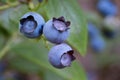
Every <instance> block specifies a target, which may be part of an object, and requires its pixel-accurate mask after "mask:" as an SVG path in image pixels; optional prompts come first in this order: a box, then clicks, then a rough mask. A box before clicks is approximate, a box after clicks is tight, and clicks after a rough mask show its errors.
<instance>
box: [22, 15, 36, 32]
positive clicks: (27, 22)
mask: <svg viewBox="0 0 120 80" xmlns="http://www.w3.org/2000/svg"><path fill="white" fill-rule="evenodd" d="M20 24H21V25H22V26H21V29H20V32H23V33H26V34H30V33H33V32H34V30H35V29H36V27H37V22H36V21H35V20H34V17H33V16H31V15H30V16H28V17H27V18H23V19H21V20H20Z"/></svg>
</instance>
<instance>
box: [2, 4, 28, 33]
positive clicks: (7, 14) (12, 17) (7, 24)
mask: <svg viewBox="0 0 120 80" xmlns="http://www.w3.org/2000/svg"><path fill="white" fill-rule="evenodd" d="M27 11H28V9H27V6H26V5H21V6H19V7H16V8H9V9H7V10H5V11H2V12H1V13H0V25H1V26H3V27H4V28H5V29H6V30H7V31H9V32H10V33H14V32H15V31H17V30H18V27H19V20H20V18H21V16H22V15H23V14H25V13H26V12H27Z"/></svg>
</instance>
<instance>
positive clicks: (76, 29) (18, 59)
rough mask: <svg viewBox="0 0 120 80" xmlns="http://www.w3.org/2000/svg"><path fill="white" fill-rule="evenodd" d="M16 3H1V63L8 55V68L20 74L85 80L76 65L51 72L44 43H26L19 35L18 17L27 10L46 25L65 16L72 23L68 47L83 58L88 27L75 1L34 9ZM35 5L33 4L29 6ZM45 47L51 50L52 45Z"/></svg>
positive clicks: (56, 1)
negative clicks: (35, 13) (54, 18)
mask: <svg viewBox="0 0 120 80" xmlns="http://www.w3.org/2000/svg"><path fill="white" fill-rule="evenodd" d="M18 1H19V0H18ZM18 1H16V0H1V1H0V3H1V2H2V3H4V4H2V5H1V6H0V10H1V11H0V59H2V58H4V57H5V55H6V54H7V55H6V56H8V57H9V59H8V60H9V65H10V67H12V68H13V69H16V70H17V71H20V72H22V73H38V74H39V75H40V76H42V78H43V80H86V75H85V71H84V69H83V67H82V65H80V64H79V63H78V62H77V61H74V62H73V64H72V66H71V67H69V68H65V69H60V70H58V69H55V68H53V67H52V66H51V65H50V64H49V63H48V59H47V53H48V49H47V48H46V47H45V44H44V41H42V40H40V41H39V42H36V40H30V39H26V38H25V37H23V36H21V35H20V34H19V31H18V26H19V20H20V17H21V16H22V15H24V14H25V13H26V12H28V11H31V10H30V9H32V11H33V10H35V12H38V13H40V14H42V15H43V16H44V18H45V19H46V21H47V20H48V19H51V18H52V17H59V16H64V17H65V18H67V19H68V20H70V21H71V23H72V25H71V35H70V37H69V39H68V43H69V44H70V45H71V46H72V47H73V48H74V49H75V50H77V51H78V52H79V53H80V54H81V55H85V53H86V46H87V27H86V21H85V18H84V16H83V13H82V10H81V9H80V7H79V4H78V3H77V0H74V1H73V0H68V1H64V0H61V1H60V0H49V1H47V0H43V2H41V3H38V4H37V6H35V9H33V7H31V3H30V4H29V3H28V4H26V3H20V2H18ZM8 3H9V4H11V3H15V4H16V5H8ZM35 3H36V2H34V3H32V6H33V4H34V5H35ZM53 4H54V5H53ZM4 5H5V6H4ZM3 6H4V7H3ZM6 6H7V7H6ZM13 6H15V7H13ZM48 45H49V47H51V44H48Z"/></svg>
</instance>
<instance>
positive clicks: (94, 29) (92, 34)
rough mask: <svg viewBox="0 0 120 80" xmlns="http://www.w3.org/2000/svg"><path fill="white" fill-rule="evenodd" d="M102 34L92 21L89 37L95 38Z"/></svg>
mask: <svg viewBox="0 0 120 80" xmlns="http://www.w3.org/2000/svg"><path fill="white" fill-rule="evenodd" d="M99 34H100V31H99V29H98V28H97V27H96V26H95V25H94V24H92V23H90V22H89V23H88V36H89V38H94V37H96V36H98V35H99Z"/></svg>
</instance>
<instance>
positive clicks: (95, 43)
mask: <svg viewBox="0 0 120 80" xmlns="http://www.w3.org/2000/svg"><path fill="white" fill-rule="evenodd" d="M90 45H91V47H92V49H93V50H94V51H95V52H102V51H103V50H104V49H105V41H104V39H103V38H102V37H101V36H96V37H94V38H91V39H90Z"/></svg>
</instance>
